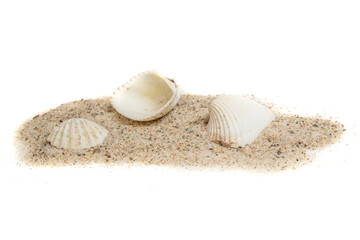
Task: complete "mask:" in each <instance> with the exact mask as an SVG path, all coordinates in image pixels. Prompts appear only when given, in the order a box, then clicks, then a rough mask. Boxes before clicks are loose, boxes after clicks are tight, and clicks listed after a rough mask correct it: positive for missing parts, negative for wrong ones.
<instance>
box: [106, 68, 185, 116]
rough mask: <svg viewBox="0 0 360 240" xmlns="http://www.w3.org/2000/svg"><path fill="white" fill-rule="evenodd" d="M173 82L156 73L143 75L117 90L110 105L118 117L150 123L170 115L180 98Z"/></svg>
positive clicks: (176, 86)
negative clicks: (119, 115)
mask: <svg viewBox="0 0 360 240" xmlns="http://www.w3.org/2000/svg"><path fill="white" fill-rule="evenodd" d="M181 92H182V91H181V89H180V88H179V86H178V85H177V84H176V82H175V81H174V80H173V79H170V78H167V77H164V76H162V75H160V74H159V73H158V72H156V71H148V72H143V73H140V74H138V75H136V76H135V77H133V78H132V79H130V80H129V81H128V82H127V83H126V84H124V85H123V86H121V87H120V88H118V89H117V90H116V91H115V92H114V94H113V96H112V98H111V104H112V105H113V107H114V108H115V109H116V111H117V112H118V113H120V114H121V115H123V116H125V117H127V118H130V119H132V120H135V121H151V120H154V119H157V118H160V117H162V116H164V115H165V114H167V113H168V112H170V111H171V110H172V109H173V108H174V106H175V105H176V104H177V102H178V101H179V99H180V97H181Z"/></svg>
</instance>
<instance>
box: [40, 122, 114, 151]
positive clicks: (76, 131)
mask: <svg viewBox="0 0 360 240" xmlns="http://www.w3.org/2000/svg"><path fill="white" fill-rule="evenodd" d="M107 135H108V131H107V130H106V129H105V128H103V127H102V126H100V125H99V124H97V123H95V122H92V121H89V120H87V119H82V118H73V119H69V120H66V121H64V122H63V123H61V124H60V126H58V127H55V128H54V129H53V131H52V132H51V134H50V135H49V137H48V139H47V140H48V141H49V142H50V143H51V145H53V146H54V147H57V148H65V149H82V148H90V147H94V146H96V145H100V144H102V143H103V141H104V139H105V137H106V136H107Z"/></svg>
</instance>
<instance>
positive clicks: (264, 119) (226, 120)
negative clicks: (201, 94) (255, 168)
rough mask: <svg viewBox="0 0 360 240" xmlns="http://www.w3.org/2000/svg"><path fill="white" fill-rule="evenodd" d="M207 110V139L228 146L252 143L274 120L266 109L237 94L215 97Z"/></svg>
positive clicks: (241, 145) (272, 115)
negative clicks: (208, 113)
mask: <svg viewBox="0 0 360 240" xmlns="http://www.w3.org/2000/svg"><path fill="white" fill-rule="evenodd" d="M209 112H210V118H209V123H208V125H207V129H206V130H207V133H208V135H209V137H210V139H211V140H212V141H214V142H218V143H220V144H221V145H223V146H226V147H232V148H238V147H244V146H245V145H246V144H250V143H252V142H253V141H254V140H255V139H256V138H257V137H258V136H259V135H260V133H261V132H262V131H263V130H264V128H266V127H267V126H268V125H269V124H270V123H271V122H272V121H273V120H274V119H275V115H274V114H273V112H272V111H271V110H270V109H268V108H266V107H265V106H263V105H261V104H259V103H257V102H255V101H253V100H251V99H248V98H244V97H241V96H225V95H224V96H219V97H217V98H216V99H214V100H213V101H212V102H211V103H210V106H209Z"/></svg>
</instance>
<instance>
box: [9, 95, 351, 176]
mask: <svg viewBox="0 0 360 240" xmlns="http://www.w3.org/2000/svg"><path fill="white" fill-rule="evenodd" d="M213 98H214V96H198V95H185V96H183V97H182V98H181V99H180V101H179V103H178V104H177V106H176V107H175V108H174V110H173V111H171V112H170V113H169V114H167V115H165V116H164V117H162V118H161V119H158V120H155V121H151V122H134V121H132V120H129V119H126V118H125V117H123V116H121V115H120V114H118V113H117V112H116V111H115V110H114V109H113V108H112V106H111V104H110V101H109V98H100V99H95V100H82V101H77V102H71V103H67V104H63V105H61V106H59V107H57V108H55V109H52V110H50V111H48V112H46V113H44V114H41V115H38V116H36V117H34V118H33V119H32V120H29V121H28V122H26V123H24V124H23V125H22V126H21V127H20V128H19V130H18V132H17V134H16V142H17V143H18V150H19V152H20V153H21V162H22V163H25V164H27V165H31V166H64V165H65V166H68V165H86V164H94V163H96V164H107V165H110V164H116V165H118V164H130V165H139V164H140V165H163V166H176V167H183V168H225V169H228V168H231V169H232V168H241V169H249V170H254V169H255V170H260V171H263V170H265V171H279V170H284V169H295V168H297V167H299V166H301V165H304V164H306V163H309V162H311V161H312V159H313V154H309V153H313V152H314V151H315V150H319V149H322V148H324V147H326V146H329V145H331V144H333V143H335V142H336V141H338V140H339V139H340V137H341V136H342V133H343V131H345V129H344V126H343V125H342V124H340V123H338V122H335V121H331V120H326V119H321V118H317V117H300V116H296V115H282V114H277V117H276V120H275V121H274V122H273V123H272V124H271V125H270V126H269V127H268V128H266V129H265V130H264V131H263V133H262V135H261V136H259V138H258V139H257V140H256V141H255V142H254V143H252V144H251V145H247V146H246V147H244V148H241V149H232V148H226V147H222V146H220V145H218V144H216V143H213V142H210V141H209V140H208V138H207V134H206V130H205V129H206V119H207V116H208V103H209V102H210V101H211V100H212V99H213ZM75 117H76V118H86V119H89V120H92V121H94V122H97V123H99V124H101V125H102V126H104V127H105V128H106V129H108V130H109V132H110V134H109V136H108V137H107V138H106V139H105V142H104V144H103V146H99V147H93V148H91V149H84V150H64V149H57V148H55V147H52V146H51V145H50V144H49V143H48V142H47V140H46V138H47V136H48V135H49V134H50V132H51V130H52V128H53V127H54V126H57V125H59V124H60V123H61V122H62V121H64V120H67V119H70V118H75ZM315 152H316V151H315Z"/></svg>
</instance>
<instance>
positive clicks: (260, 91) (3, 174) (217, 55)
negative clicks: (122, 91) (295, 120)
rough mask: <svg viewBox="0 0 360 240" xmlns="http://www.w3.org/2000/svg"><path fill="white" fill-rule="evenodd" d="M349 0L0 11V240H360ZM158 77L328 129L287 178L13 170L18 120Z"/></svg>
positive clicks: (358, 30)
mask: <svg viewBox="0 0 360 240" xmlns="http://www.w3.org/2000/svg"><path fill="white" fill-rule="evenodd" d="M359 66H360V3H359V1H348V0H341V1H340V0H339V1H332V0H327V1H325V0H324V1H321V0H309V1H308V0H302V1H292V0H290V1H289V0H288V1H278V0H275V1H258V0H252V1H227V0H222V1H210V0H209V1H195V0H192V1H187V0H182V1H140V0H132V1H76V0H71V1H65V0H63V1H37V0H33V1H17V0H12V1H10V0H9V1H6V0H5V1H4V0H1V1H0V82H1V85H0V91H1V95H0V98H1V99H0V104H1V106H0V109H1V126H0V127H1V129H0V140H1V142H0V148H1V149H0V239H4V240H7V239H212V238H213V239H331V238H334V239H359V238H360V233H359V225H360V220H359V214H360V208H359V203H360V198H359V196H358V194H359V182H360V181H359V180H360V177H359V176H360V174H359V166H360V165H359V163H358V162H359V156H358V155H359V151H358V148H359V146H360V138H359V128H358V125H357V124H358V119H359V117H360V114H359V105H358V104H359V102H360V101H359V100H360V97H359V94H358V92H359V88H358V87H357V86H356V85H357V82H358V81H359V79H360V68H359ZM149 69H158V70H159V71H160V72H162V73H163V74H164V75H167V76H169V77H175V78H176V79H177V80H178V83H179V84H180V85H181V86H182V88H183V89H185V90H186V91H187V92H189V93H199V94H218V93H219V94H220V93H228V94H255V96H257V97H260V98H267V99H268V100H269V101H272V102H274V103H275V104H277V105H278V106H284V107H286V108H289V109H291V111H292V112H293V113H302V114H310V115H311V114H316V113H320V114H322V115H323V116H325V117H329V116H334V118H335V119H337V120H338V121H340V122H342V123H344V124H345V125H346V128H347V131H346V135H345V137H344V140H343V143H340V144H337V145H335V146H334V147H332V148H331V151H330V149H327V150H325V151H323V152H322V153H321V154H320V155H319V156H318V158H317V160H316V161H315V162H314V163H312V164H310V165H308V166H305V167H302V168H300V169H297V170H295V171H286V172H281V173H277V174H254V173H249V172H242V171H225V172H216V171H186V170H177V169H168V168H152V167H146V168H135V167H130V168H126V167H116V168H101V167H96V166H95V167H86V168H70V167H64V168H26V167H21V166H18V164H17V160H16V159H15V158H14V157H13V152H14V149H13V147H12V144H13V132H14V131H15V129H16V128H17V127H18V126H19V125H20V124H21V123H22V122H23V121H25V120H26V119H28V118H31V117H32V116H34V115H35V114H37V113H39V112H42V111H46V110H48V109H50V108H53V107H56V106H58V105H60V104H62V103H65V102H68V101H73V100H78V99H81V98H95V97H99V96H107V95H109V94H111V93H112V91H113V90H114V89H115V88H117V87H118V86H119V85H121V84H122V83H124V82H126V81H127V80H128V79H129V78H131V77H132V76H133V75H135V74H137V73H138V72H141V71H145V70H149Z"/></svg>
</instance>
